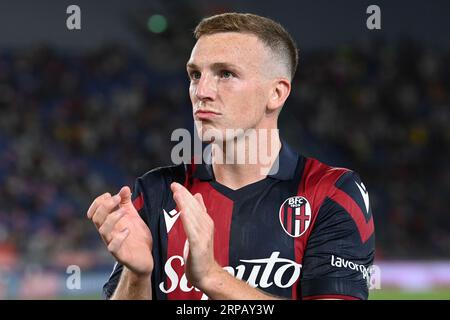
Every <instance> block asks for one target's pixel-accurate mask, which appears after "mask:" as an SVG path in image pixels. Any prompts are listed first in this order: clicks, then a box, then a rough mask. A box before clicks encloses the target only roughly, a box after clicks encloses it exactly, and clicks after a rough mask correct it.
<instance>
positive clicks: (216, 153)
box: [212, 130, 281, 190]
mask: <svg viewBox="0 0 450 320" xmlns="http://www.w3.org/2000/svg"><path fill="white" fill-rule="evenodd" d="M253 133H255V134H254V135H253V136H252V135H251V134H249V135H247V134H245V135H243V136H239V137H236V138H234V139H231V140H228V141H226V142H222V143H214V144H213V146H212V164H213V170H214V176H215V178H216V181H217V182H219V183H220V184H222V185H224V186H227V187H228V188H230V189H233V190H236V189H239V188H241V187H244V186H246V185H248V184H251V183H254V182H257V181H260V180H262V179H265V178H266V177H267V175H268V173H269V171H270V169H271V168H272V166H273V165H274V163H275V161H276V160H277V157H278V154H279V152H280V149H281V141H280V137H279V134H278V130H256V131H254V132H253Z"/></svg>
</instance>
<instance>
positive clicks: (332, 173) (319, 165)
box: [302, 158, 361, 196]
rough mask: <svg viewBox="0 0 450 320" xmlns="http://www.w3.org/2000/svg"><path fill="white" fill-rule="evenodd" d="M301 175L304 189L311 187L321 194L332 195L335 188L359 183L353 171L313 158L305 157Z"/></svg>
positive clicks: (359, 180)
mask: <svg viewBox="0 0 450 320" xmlns="http://www.w3.org/2000/svg"><path fill="white" fill-rule="evenodd" d="M302 176H303V178H302V183H303V185H304V188H305V189H313V190H315V191H316V192H319V193H320V194H322V195H323V196H330V195H332V194H333V193H335V192H336V189H337V188H338V189H341V188H347V187H349V186H351V185H352V184H354V183H355V182H357V183H361V179H360V178H359V175H358V173H356V172H355V171H353V170H351V169H348V168H342V167H333V166H330V165H327V164H325V163H323V162H321V161H319V160H317V159H314V158H305V165H304V168H303V174H302Z"/></svg>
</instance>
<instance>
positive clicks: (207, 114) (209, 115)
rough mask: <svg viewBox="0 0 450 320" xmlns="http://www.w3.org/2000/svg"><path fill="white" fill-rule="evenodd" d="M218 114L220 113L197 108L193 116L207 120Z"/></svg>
mask: <svg viewBox="0 0 450 320" xmlns="http://www.w3.org/2000/svg"><path fill="white" fill-rule="evenodd" d="M217 116H220V113H218V112H215V111H212V110H197V111H195V117H196V118H197V119H199V120H208V119H212V118H214V117H217Z"/></svg>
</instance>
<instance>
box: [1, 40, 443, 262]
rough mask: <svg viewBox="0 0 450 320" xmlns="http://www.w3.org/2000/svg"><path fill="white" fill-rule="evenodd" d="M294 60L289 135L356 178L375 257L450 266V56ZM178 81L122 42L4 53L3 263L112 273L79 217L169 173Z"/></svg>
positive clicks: (369, 54)
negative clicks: (364, 196)
mask: <svg viewBox="0 0 450 320" xmlns="http://www.w3.org/2000/svg"><path fill="white" fill-rule="evenodd" d="M300 61H301V63H300V68H299V71H298V73H297V77H296V79H295V80H294V86H293V92H292V95H291V97H290V98H289V99H288V102H287V106H286V107H285V110H284V111H283V113H282V117H281V121H282V122H281V128H282V129H281V131H282V133H283V135H284V136H286V137H287V140H288V141H289V142H290V143H292V144H293V145H296V144H297V145H296V147H298V148H299V149H300V150H302V152H304V153H305V154H307V155H308V156H313V157H317V158H320V159H321V160H324V161H325V162H328V163H330V164H333V165H342V166H346V167H350V168H352V169H354V170H356V171H358V172H359V173H360V175H361V177H362V178H363V181H364V182H365V184H366V186H367V188H368V189H369V191H370V197H371V203H372V207H373V212H374V216H375V223H376V232H377V250H378V255H379V256H380V257H382V258H392V257H395V258H444V257H445V258H450V218H449V217H448V214H447V211H446V210H447V209H446V208H447V204H448V197H449V190H450V173H449V172H450V171H449V170H448V169H447V165H448V163H449V162H450V161H449V148H448V146H449V143H450V126H449V123H450V114H449V101H450V97H449V92H450V52H435V51H431V50H425V49H423V48H420V47H418V46H416V45H414V44H412V43H408V42H405V43H403V44H401V45H398V46H389V45H386V44H383V43H363V44H361V45H355V46H354V47H345V48H339V49H336V50H330V51H328V50H321V51H316V52H310V53H304V54H303V53H302V54H301V60H300ZM184 73H185V72H184V70H178V71H167V72H165V73H164V72H161V71H156V70H154V69H152V67H150V65H149V64H147V63H146V62H144V60H143V59H141V58H139V57H138V56H137V55H136V54H135V53H133V52H131V51H129V50H127V49H125V48H121V47H117V46H111V47H104V48H101V49H99V50H98V51H96V52H93V53H90V54H85V55H75V54H66V53H61V52H56V51H53V50H51V49H49V48H36V49H34V50H28V51H15V52H10V51H3V52H0V265H6V264H7V265H8V266H10V267H18V268H20V267H24V266H26V265H28V264H38V265H42V266H45V267H58V266H60V267H64V264H65V263H66V262H67V261H73V260H76V261H78V263H79V264H83V265H86V266H89V267H92V266H96V265H99V266H101V265H108V267H109V263H110V259H111V258H110V257H109V256H108V254H107V252H106V250H105V249H104V247H103V244H102V242H101V240H100V238H99V236H98V234H97V232H96V231H95V230H94V227H93V226H92V225H91V223H90V222H89V221H88V220H87V219H86V218H85V212H86V210H87V208H88V206H89V205H90V203H91V202H92V200H93V199H94V198H95V197H96V196H98V195H100V194H101V193H104V192H111V193H113V192H117V190H118V188H119V187H120V186H122V185H123V184H128V185H130V186H132V184H133V181H134V178H135V177H137V176H139V175H141V174H143V173H144V172H146V171H147V170H149V169H151V168H154V167H156V166H160V165H168V164H170V151H171V147H172V143H171V142H170V134H171V132H172V130H174V129H176V128H179V127H189V126H190V125H191V124H190V122H191V120H190V119H191V107H190V102H189V99H188V94H187V86H188V83H187V77H186V76H185V74H184ZM288 118H289V119H288ZM68 254H69V255H70V257H72V258H68ZM71 259H72V260H71Z"/></svg>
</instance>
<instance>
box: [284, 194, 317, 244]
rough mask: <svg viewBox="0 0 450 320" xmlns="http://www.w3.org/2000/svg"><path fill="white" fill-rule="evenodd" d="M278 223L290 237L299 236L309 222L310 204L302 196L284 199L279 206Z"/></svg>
mask: <svg viewBox="0 0 450 320" xmlns="http://www.w3.org/2000/svg"><path fill="white" fill-rule="evenodd" d="M280 223H281V226H282V227H283V230H284V231H285V232H286V233H287V234H288V235H290V236H291V237H294V238H296V237H300V236H301V235H302V234H304V233H305V232H306V230H308V228H309V225H310V224H311V206H310V205H309V202H308V200H306V198H304V197H300V196H295V197H290V198H288V199H286V200H285V201H284V202H283V204H282V205H281V207H280Z"/></svg>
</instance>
